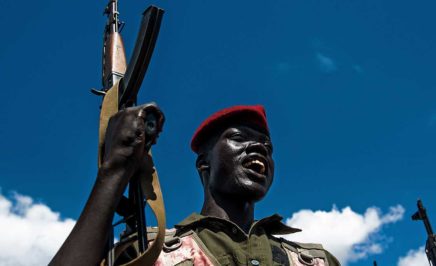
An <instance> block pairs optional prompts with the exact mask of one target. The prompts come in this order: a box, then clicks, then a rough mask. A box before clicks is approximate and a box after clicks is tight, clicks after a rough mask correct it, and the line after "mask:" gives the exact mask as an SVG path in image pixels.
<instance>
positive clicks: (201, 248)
mask: <svg viewBox="0 0 436 266" xmlns="http://www.w3.org/2000/svg"><path fill="white" fill-rule="evenodd" d="M281 220H282V217H281V216H279V215H277V214H275V215H272V216H269V217H266V218H263V219H261V220H258V221H256V222H254V223H253V225H252V226H251V228H250V230H249V232H248V234H246V233H245V232H244V231H243V230H242V229H241V228H239V227H238V226H237V225H236V224H234V223H233V222H231V221H228V220H225V219H221V218H216V217H207V216H202V215H200V214H195V213H194V214H192V215H190V216H189V217H188V218H186V219H185V220H183V221H182V222H180V223H179V224H177V225H176V226H175V229H171V230H168V231H167V235H166V237H165V245H164V249H163V251H162V252H161V255H160V257H159V259H158V262H156V265H169V266H170V265H177V266H193V265H195V266H197V265H201V266H209V265H226V266H227V265H228V266H241V265H253V266H257V265H271V266H276V265H285V266H300V265H303V266H304V265H314V266H322V265H326V266H337V265H340V263H339V262H338V260H337V259H336V258H335V257H334V256H333V255H332V254H330V253H329V252H328V251H326V250H324V248H323V247H322V246H321V245H320V244H302V243H295V242H291V241H288V240H285V239H283V238H281V237H278V235H287V234H291V233H295V232H299V231H301V230H300V229H295V228H292V227H289V226H287V225H285V224H284V223H282V222H281ZM155 232H156V229H155V228H154V229H153V228H150V229H149V234H148V238H149V240H150V241H153V239H154V237H155V235H156V234H155ZM187 239H190V240H191V242H189V241H186V240H187ZM186 246H189V247H188V249H186ZM122 256H123V255H121V257H122ZM122 260H123V259H122Z"/></svg>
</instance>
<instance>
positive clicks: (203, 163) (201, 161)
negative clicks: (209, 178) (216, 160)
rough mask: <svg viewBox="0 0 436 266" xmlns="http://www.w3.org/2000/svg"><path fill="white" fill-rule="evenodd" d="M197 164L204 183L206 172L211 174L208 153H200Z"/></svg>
mask: <svg viewBox="0 0 436 266" xmlns="http://www.w3.org/2000/svg"><path fill="white" fill-rule="evenodd" d="M195 166H196V167H197V171H198V174H199V175H200V178H201V183H203V184H204V177H205V174H207V175H209V169H210V166H209V162H208V161H207V156H206V154H204V153H202V154H199V155H198V157H197V160H196V162H195Z"/></svg>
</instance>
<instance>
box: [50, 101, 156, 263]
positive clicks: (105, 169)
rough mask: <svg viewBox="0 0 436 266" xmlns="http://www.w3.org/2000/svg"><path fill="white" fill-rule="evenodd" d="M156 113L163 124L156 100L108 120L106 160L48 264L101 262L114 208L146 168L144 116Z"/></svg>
mask: <svg viewBox="0 0 436 266" xmlns="http://www.w3.org/2000/svg"><path fill="white" fill-rule="evenodd" d="M147 113H155V114H156V115H157V117H159V118H158V121H159V125H158V127H160V128H161V127H162V124H163V121H164V119H163V117H164V116H163V114H162V112H161V111H160V110H159V108H158V107H157V106H156V105H154V104H147V105H142V106H138V107H133V108H128V109H125V110H123V111H120V112H118V113H117V114H116V115H115V116H114V117H112V118H111V119H110V121H109V125H108V129H107V132H106V139H105V144H106V145H105V155H104V162H103V164H102V165H101V167H100V169H99V170H98V174H97V178H96V181H95V184H94V187H93V189H92V192H91V194H90V196H89V198H88V201H87V203H86V205H85V208H84V209H83V211H82V213H81V215H80V217H79V219H78V221H77V223H76V225H75V226H74V228H73V230H72V232H71V233H70V235H69V236H68V238H67V239H66V240H65V242H64V243H63V245H62V246H61V248H60V249H59V251H58V252H57V253H56V255H55V256H54V258H53V259H52V261H51V262H50V264H49V265H84V266H86V265H99V264H100V262H101V261H102V259H103V258H104V257H105V255H106V254H105V245H106V243H107V240H108V232H109V231H110V229H111V226H112V219H113V217H114V213H115V209H116V207H117V205H118V203H119V201H120V198H121V196H122V195H123V192H124V190H125V188H126V186H127V184H128V182H129V180H130V178H131V177H132V176H133V175H135V174H136V173H139V174H140V173H141V172H143V171H147V167H150V162H149V161H148V160H146V157H147V156H146V151H145V144H146V142H147V140H146V136H145V133H144V132H145V123H144V119H145V117H146V115H147Z"/></svg>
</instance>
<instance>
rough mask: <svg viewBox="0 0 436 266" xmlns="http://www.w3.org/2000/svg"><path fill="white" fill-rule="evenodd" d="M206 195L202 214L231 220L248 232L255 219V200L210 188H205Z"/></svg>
mask: <svg viewBox="0 0 436 266" xmlns="http://www.w3.org/2000/svg"><path fill="white" fill-rule="evenodd" d="M204 195H205V198H204V204H203V208H202V210H201V214H202V215H205V216H214V217H218V218H221V219H225V220H229V221H231V222H233V223H235V224H237V225H238V226H239V227H240V228H241V229H242V230H244V232H245V233H248V231H249V230H250V227H251V224H252V223H253V221H254V202H247V201H244V200H241V199H238V198H234V197H233V198H232V197H229V196H228V195H222V194H219V195H218V193H215V194H214V193H212V192H211V191H209V189H205V192H204Z"/></svg>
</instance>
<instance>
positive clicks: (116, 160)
mask: <svg viewBox="0 0 436 266" xmlns="http://www.w3.org/2000/svg"><path fill="white" fill-rule="evenodd" d="M164 121H165V117H164V114H163V113H162V111H161V110H160V109H159V107H158V106H157V105H156V104H155V103H149V104H144V105H141V106H135V107H129V108H127V109H124V110H121V111H119V112H118V113H116V114H115V115H114V116H113V117H111V118H110V120H109V124H108V127H107V130H106V137H105V146H104V157H103V164H102V167H104V168H106V169H112V170H115V169H117V170H120V168H121V169H123V170H125V173H126V174H127V175H128V176H129V177H128V178H130V177H131V176H132V175H133V174H134V173H135V172H136V171H137V170H138V168H139V167H141V165H142V164H144V158H145V155H146V154H147V152H148V150H149V149H150V146H151V145H152V144H154V143H156V139H157V137H158V135H159V133H160V132H161V131H162V127H163V124H164Z"/></svg>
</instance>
